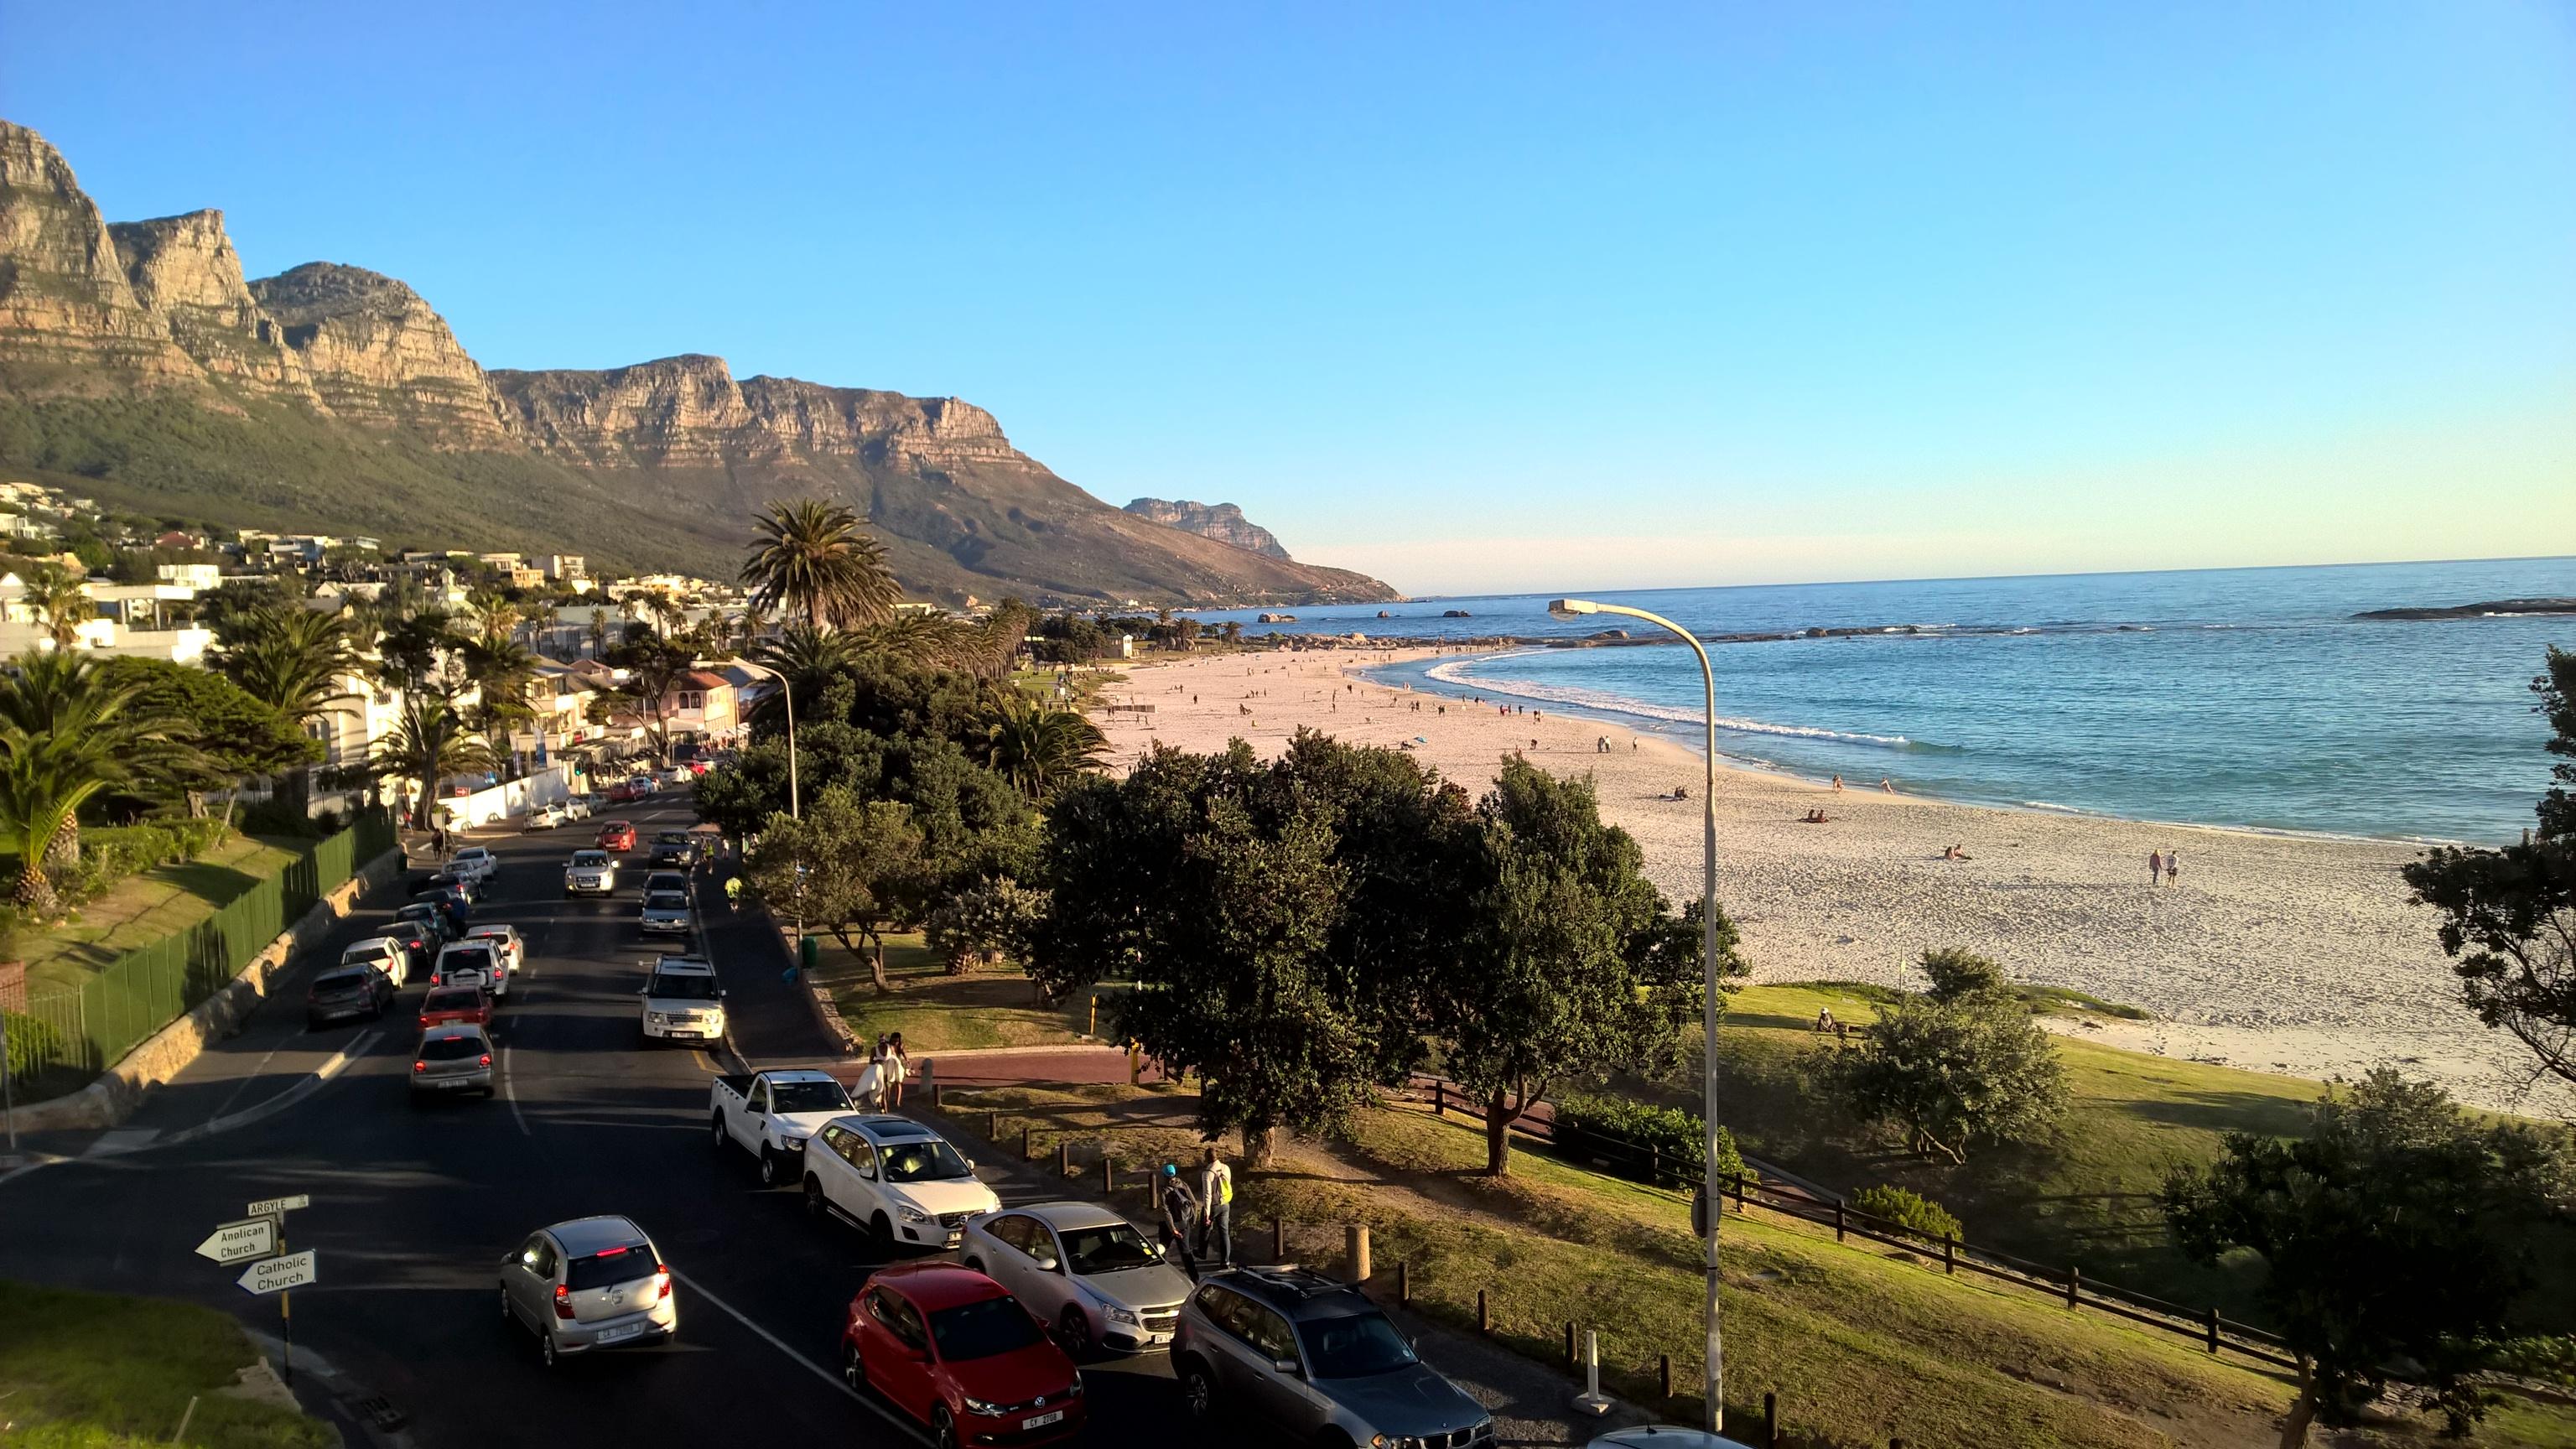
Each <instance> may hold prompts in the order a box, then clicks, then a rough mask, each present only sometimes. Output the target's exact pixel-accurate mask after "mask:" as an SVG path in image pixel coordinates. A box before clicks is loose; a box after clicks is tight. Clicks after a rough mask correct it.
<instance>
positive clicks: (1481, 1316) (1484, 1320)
mask: <svg viewBox="0 0 2576 1449" xmlns="http://www.w3.org/2000/svg"><path fill="white" fill-rule="evenodd" d="M1493 1323H1494V1320H1493V1319H1491V1318H1489V1317H1487V1316H1486V1314H1485V1290H1484V1289H1482V1288H1479V1289H1477V1290H1476V1331H1477V1332H1478V1333H1484V1332H1486V1331H1488V1330H1489V1329H1491V1328H1492V1327H1493Z"/></svg>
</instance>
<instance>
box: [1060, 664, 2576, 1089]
mask: <svg viewBox="0 0 2576 1449" xmlns="http://www.w3.org/2000/svg"><path fill="white" fill-rule="evenodd" d="M1432 652H1433V651H1430V650H1415V651H1411V652H1410V653H1407V652H1404V651H1396V652H1391V653H1388V652H1375V651H1372V652H1368V653H1359V652H1333V653H1324V652H1315V653H1301V654H1276V655H1242V654H1225V655H1210V656H1206V657H1203V658H1195V659H1183V660H1177V661H1173V662H1168V663H1164V662H1154V663H1144V664H1138V665H1133V666H1129V667H1128V668H1127V679H1126V681H1125V682H1124V683H1122V684H1117V685H1113V686H1111V688H1110V689H1109V690H1108V692H1107V693H1106V695H1105V696H1104V699H1103V704H1104V706H1106V705H1115V704H1130V705H1143V706H1150V707H1151V710H1152V712H1151V713H1150V714H1138V713H1129V712H1121V711H1116V710H1111V709H1108V708H1103V709H1101V710H1098V711H1096V712H1095V714H1094V718H1095V719H1097V720H1098V721H1099V722H1100V724H1101V727H1102V728H1103V729H1104V730H1105V731H1107V733H1108V736H1109V742H1110V746H1111V748H1112V750H1113V752H1114V754H1115V757H1116V762H1117V764H1119V765H1121V766H1123V765H1125V764H1128V763H1130V762H1132V761H1133V760H1134V759H1135V758H1136V757H1137V755H1138V754H1139V753H1140V752H1141V751H1143V750H1144V749H1145V748H1146V747H1148V745H1149V744H1151V743H1152V742H1155V741H1160V742H1162V743H1165V744H1169V745H1173V746H1176V747H1178V748H1181V749H1185V750H1197V751H1206V750H1215V749H1220V748H1223V747H1224V745H1225V743H1226V741H1227V740H1228V739H1230V738H1241V739H1243V740H1245V741H1247V742H1249V743H1250V744H1251V745H1252V746H1253V747H1254V748H1255V749H1258V750H1260V751H1262V752H1263V753H1264V754H1275V753H1276V752H1277V751H1278V750H1279V749H1280V748H1281V747H1282V746H1283V745H1284V744H1285V743H1286V741H1287V740H1288V738H1289V737H1290V735H1291V734H1293V733H1294V732H1295V731H1296V730H1297V729H1298V728H1299V727H1300V726H1311V727H1313V728H1316V729H1320V730H1323V731H1325V732H1327V733H1329V734H1332V735H1335V736H1337V737H1339V738H1341V739H1345V740H1349V741H1353V742H1356V743H1365V744H1375V745H1385V746H1390V747H1395V746H1400V745H1402V744H1403V743H1404V742H1406V741H1412V740H1416V739H1417V738H1418V740H1419V741H1420V742H1419V743H1417V744H1416V745H1415V746H1414V749H1415V751H1416V753H1418V754H1419V756H1420V757H1421V758H1422V760H1423V762H1424V763H1425V764H1427V765H1430V766H1432V767H1433V768H1435V769H1437V770H1439V771H1440V773H1441V774H1443V775H1444V776H1446V777H1448V778H1450V779H1453V780H1456V781H1458V782H1460V783H1461V784H1464V785H1466V786H1467V787H1468V788H1469V789H1471V790H1474V791H1477V792H1481V791H1482V790H1483V789H1485V788H1486V786H1487V785H1488V784H1490V782H1491V781H1492V779H1493V775H1494V771H1495V767H1496V764H1497V762H1498V761H1499V760H1500V759H1501V758H1502V756H1503V755H1504V754H1505V753H1507V752H1509V751H1513V750H1517V751H1519V752H1521V753H1522V754H1523V755H1525V756H1527V757H1528V758H1530V759H1532V760H1534V761H1537V762H1539V763H1542V764H1545V765H1546V766H1548V767H1549V768H1551V769H1555V770H1558V771H1560V772H1562V773H1568V774H1575V773H1581V772H1584V771H1590V772H1591V773H1592V775H1593V778H1594V780H1595V782H1596V784H1597V786H1598V789H1599V792H1600V797H1601V809H1602V814H1603V815H1604V817H1605V818H1608V819H1610V820H1613V821H1615V822H1617V823H1618V824H1620V825H1622V826H1624V827H1626V828H1627V830H1628V831H1629V832H1630V833H1632V834H1633V835H1635V836H1636V837H1637V839H1638V840H1639V841H1640V842H1641V843H1642V844H1643V845H1644V847H1645V852H1646V863H1647V868H1648V870H1649V871H1650V872H1651V873H1652V875H1653V877H1654V879H1655V881H1656V882H1657V884H1659V885H1660V886H1661V887H1662V888H1663V889H1664V891H1665V893H1666V894H1667V895H1669V896H1671V897H1672V898H1674V899H1675V900H1676V901H1678V900H1682V899H1686V898H1688V897H1690V896H1693V895H1696V894H1697V892H1698V889H1699V870H1700V820H1701V808H1700V802H1699V799H1698V795H1699V791H1700V782H1701V778H1702V768H1703V767H1702V765H1701V763H1700V760H1699V757H1698V756H1697V755H1696V754H1694V753H1692V752H1690V751H1688V750H1686V749H1684V748H1682V747H1681V746H1679V745H1676V744H1674V743H1672V742H1670V741H1668V740H1663V739H1658V738H1654V737H1651V736H1640V735H1633V734H1630V733H1629V732H1627V731H1624V730H1622V729H1620V728H1618V727H1617V726H1615V725H1607V724H1603V723H1601V722H1599V721H1595V720H1588V719H1582V718H1576V717H1570V716H1559V715H1555V714H1545V715H1532V714H1509V715H1506V714H1503V713H1500V712H1499V711H1498V710H1497V708H1496V705H1495V704H1494V703H1491V702H1489V703H1486V704H1484V705H1482V706H1478V705H1474V704H1469V703H1465V702H1462V701H1459V700H1455V699H1451V698H1448V697H1446V696H1439V695H1432V694H1427V693H1415V692H1411V691H1404V690H1390V689H1389V688H1387V687H1386V686H1384V685H1376V684H1371V683H1368V682H1367V681H1366V680H1364V679H1362V678H1361V677H1360V674H1361V671H1363V670H1365V669H1368V668H1371V667H1374V666H1378V665H1382V664H1385V663H1388V662H1392V661H1395V660H1400V659H1404V658H1408V657H1419V656H1422V655H1427V654H1429V653H1432ZM1604 739H1606V740H1607V741H1608V742H1609V749H1608V751H1607V752H1606V753H1605V752H1603V751H1602V749H1601V747H1600V742H1601V741H1602V740H1604ZM1895 783H1896V785H1897V787H1898V793H1894V794H1888V793H1883V792H1881V791H1880V790H1879V788H1878V782H1877V781H1876V780H1869V781H1860V780H1848V781H1846V782H1845V784H1846V788H1845V789H1844V790H1843V791H1842V792H1840V793H1837V792H1835V791H1834V790H1833V789H1832V788H1831V787H1830V785H1827V784H1822V783H1816V782H1810V781H1806V780H1801V779H1796V778H1793V777H1789V776H1785V775H1779V774H1773V773H1770V772H1766V771H1755V770H1746V769H1732V770H1728V769H1721V772H1720V774H1719V776H1718V792H1717V801H1718V824H1717V831H1718V834H1717V849H1718V898H1719V899H1720V900H1721V901H1723V902H1724V903H1725V905H1726V907H1727V909H1728V910H1729V911H1730V912H1732V913H1733V914H1734V916H1735V918H1736V920H1737V921H1738V922H1739V923H1740V924H1741V926H1742V929H1743V933H1744V942H1745V952H1746V955H1747V956H1748V957H1749V958H1750V959H1751V960H1752V962H1753V965H1754V971H1755V974H1756V977H1757V979H1761V980H1768V981H1799V980H1816V979H1833V980H1850V981H1871V982H1880V983H1885V984H1889V985H1898V986H1918V987H1919V986H1920V985H1921V984H1922V980H1921V973H1920V972H1919V970H1917V969H1916V968H1915V967H1914V965H1913V961H1914V959H1915V958H1916V957H1917V956H1918V955H1920V953H1922V952H1923V951H1924V950H1925V949H1927V948H1930V947H1935V946H1964V947H1967V948H1969V949H1971V950H1976V951H1980V952H1983V953H1986V954H1988V955H1991V956H1993V957H1995V958H1996V959H1997V960H1999V961H2001V962H2002V963H2003V964H2004V967H2005V969H2006V971H2007V972H2009V973H2010V974H2011V975H2012V976H2013V977H2014V978H2015V979H2017V980H2024V981H2030V982H2035V983H2040V984H2045V985H2052V986H2064V987H2070V988H2073V989H2075V990H2077V991H2081V992H2085V993H2087V994H2089V995H2092V996H2095V997H2098V998H2100V999H2102V1000H2105V1001H2111V1002H2120V1003H2126V1004H2128V1005H2132V1006H2136V1007H2140V1008H2142V1009H2144V1010H2146V1011H2148V1012H2150V1013H2152V1014H2153V1016H2154V1018H2155V1019H2154V1020H2151V1021H2129V1020H2123V1019H2119V1018H2114V1017H2100V1016H2086V1017H2083V1018H2081V1019H2076V1020H2068V1021H2065V1022H2063V1023H2062V1026H2063V1029H2064V1030H2066V1031H2067V1032H2068V1033H2069V1034H2072V1035H2079V1036H2082V1037H2084V1038H2086V1039H2088V1040H2093V1041H2100V1042H2104V1043H2107V1044H2109V1045H2113V1046H2120V1047H2127V1048H2130V1049H2133V1050H2138V1051H2147V1052H2157V1053H2161V1054H2166V1055H2171V1056H2176V1057H2186V1058H2191V1059H2193V1060H2199V1061H2210V1062H2224V1063H2226V1064H2228V1065H2230V1066H2236V1067H2243V1068H2246V1069H2249V1070H2254V1071H2264V1072H2279V1073H2285V1074H2289V1075H2294V1076H2302V1077H2316V1078H2327V1077H2334V1076H2338V1075H2342V1076H2350V1075H2354V1074H2357V1073H2359V1072H2360V1071H2362V1070H2363V1069H2365V1068H2367V1067H2370V1066H2373V1065H2376V1064H2380V1063H2391V1064H2395V1065H2398V1066H2400V1067H2401V1068H2402V1069H2403V1070H2405V1071H2406V1072H2408V1073H2409V1074H2411V1075H2419V1076H2429V1077H2432V1078H2434V1079H2436V1080H2438V1081H2440V1082H2442V1083H2443V1084H2444V1085H2446V1086H2448V1087H2449V1088H2450V1089H2451V1090H2452V1091H2453V1092H2455V1093H2457V1094H2458V1095H2459V1096H2460V1097H2461V1098H2462V1099H2463V1100H2465V1101H2469V1102H2474V1103H2476V1104H2479V1105H2481V1106H2486V1107H2491V1108H2495V1109H2499V1110H2509V1111H2521V1112H2530V1113H2537V1114H2541V1115H2567V1114H2570V1113H2576V1095H2572V1094H2569V1093H2566V1092H2564V1091H2562V1090H2556V1089H2554V1084H2542V1085H2540V1086H2536V1087H2535V1086H2534V1085H2533V1084H2532V1083H2531V1080H2530V1079H2531V1073H2530V1070H2529V1066H2528V1055H2527V1053H2525V1052H2524V1050H2523V1048H2522V1047H2521V1046H2520V1044H2519V1043H2516V1042H2514V1041H2513V1040H2512V1039H2511V1038H2509V1037H2506V1036H2504V1035H2502V1034H2501V1033H2497V1032H2491V1031H2488V1030H2487V1029H2486V1028H2484V1027H2483V1026H2481V1025H2479V1023H2478V1021H2477V1019H2476V1018H2475V1017H2473V1016H2471V1015H2470V1014H2469V1013H2468V1012H2467V1010H2466V1009H2465V1008H2463V1007H2462V1006H2460V1004H2459V1002H2458V997H2457V983H2456V980H2455V978H2454V977H2453V976H2452V974H2451V972H2450V969H2449V966H2448V964H2447V960H2446V958H2445V957H2443V955H2442V954H2441V951H2440V948H2439V947H2438V945H2437V944H2436V943H2435V940H2434V922H2433V919H2432V916H2431V914H2430V913H2429V912H2427V911H2425V910H2423V909H2422V908H2420V907H2415V906H2410V905H2408V904H2407V900H2406V890H2405V886H2404V883H2403V882H2402V881H2401V880H2400V879H2399V877H2398V874H2397V870H2398V867H2399V866H2401V865H2403V864H2404V863H2406V862H2407V861H2409V860H2411V859H2413V858H2415V855H2416V853H2417V848H2416V847H2413V846H2408V845H2402V844H2398V843H2395V842H2385V843H2383V842H2377V841H2363V840H2345V839H2335V838H2329V837H2318V836H2300V835H2283V834H2269V833H2262V832H2254V831H2243V830H2223V829H2214V828H2207V827H2195V826H2177V825H2159V824H2144V823H2139V822H2135V821H2124V820H2110V819H2103V818H2098V817H2092V816H2079V815H2060V814H2052V813H2046V812H2038V811H2016V810H1997V809H1989V808H1985V807H1981V806H1971V805H1959V804H1953V803H1948V802H1943V801H1938V800H1930V799H1918V798H1914V797H1911V796H1908V795H1906V794H1904V793H1902V790H1903V785H1904V782H1903V781H1902V780H1898V781H1896V782H1895ZM1676 785H1681V786H1687V787H1689V789H1690V792H1691V798H1690V799H1689V800H1687V801H1676V800H1671V799H1666V798H1658V797H1662V796H1668V795H1669V794H1670V792H1671V791H1672V789H1673V788H1674V787H1675V786H1676ZM1816 808H1822V809H1823V810H1824V811H1825V812H1826V814H1827V815H1828V816H1829V817H1830V820H1829V823H1826V824H1822V825H1809V824H1803V823H1801V820H1800V817H1802V816H1804V815H1805V814H1806V813H1807V812H1808V811H1809V810H1811V809H1816ZM1953 844H1956V845H1959V846H1961V847H1962V848H1963V849H1964V852H1965V854H1966V856H1967V857H1968V858H1966V859H1964V860H1951V859H1945V858H1944V856H1943V852H1944V849H1945V848H1946V847H1948V846H1951V845H1953ZM2176 848H2179V850H2180V851H2181V854H2182V871H2181V877H2180V880H2179V882H2178V883H2176V884H2173V885H2170V886H2168V885H2165V884H2161V883H2159V884H2157V885H2154V886H2152V887H2151V886H2150V885H2149V884H2148V883H2147V856H2148V853H2149V852H2151V851H2166V850H2172V849H2176Z"/></svg>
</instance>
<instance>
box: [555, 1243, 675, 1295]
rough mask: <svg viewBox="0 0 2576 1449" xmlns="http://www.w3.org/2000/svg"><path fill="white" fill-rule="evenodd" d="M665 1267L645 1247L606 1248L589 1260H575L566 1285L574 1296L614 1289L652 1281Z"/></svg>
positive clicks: (565, 1277)
mask: <svg viewBox="0 0 2576 1449" xmlns="http://www.w3.org/2000/svg"><path fill="white" fill-rule="evenodd" d="M661 1266H662V1265H661V1264H660V1263H659V1262H657V1261H656V1260H655V1259H654V1257H653V1250H652V1249H651V1248H650V1247H647V1246H646V1245H644V1244H642V1243H628V1244H627V1245H626V1246H624V1247H622V1248H603V1249H601V1250H600V1251H598V1252H596V1253H593V1254H591V1255H590V1256H589V1257H587V1258H575V1259H573V1260H572V1268H571V1271H569V1272H567V1273H565V1274H564V1285H565V1286H566V1287H568V1288H570V1289H572V1290H573V1291H574V1292H576V1293H579V1292H584V1291H586V1290H588V1289H592V1288H614V1287H616V1286H617V1285H618V1284H620V1283H632V1282H634V1281H635V1280H636V1279H638V1278H650V1277H652V1276H653V1274H654V1272H655V1270H657V1269H659V1268H660V1267H661Z"/></svg>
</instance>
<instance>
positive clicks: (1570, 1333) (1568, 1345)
mask: <svg viewBox="0 0 2576 1449" xmlns="http://www.w3.org/2000/svg"><path fill="white" fill-rule="evenodd" d="M1565 1361H1566V1362H1567V1363H1572V1362H1574V1320H1573V1319H1571V1318H1569V1319H1567V1320H1565Z"/></svg>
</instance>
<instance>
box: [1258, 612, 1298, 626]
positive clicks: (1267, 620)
mask: <svg viewBox="0 0 2576 1449" xmlns="http://www.w3.org/2000/svg"><path fill="white" fill-rule="evenodd" d="M1252 622H1254V623H1256V624H1294V623H1296V622H1297V616H1296V615H1294V614H1260V615H1256V616H1254V618H1253V620H1252Z"/></svg>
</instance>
